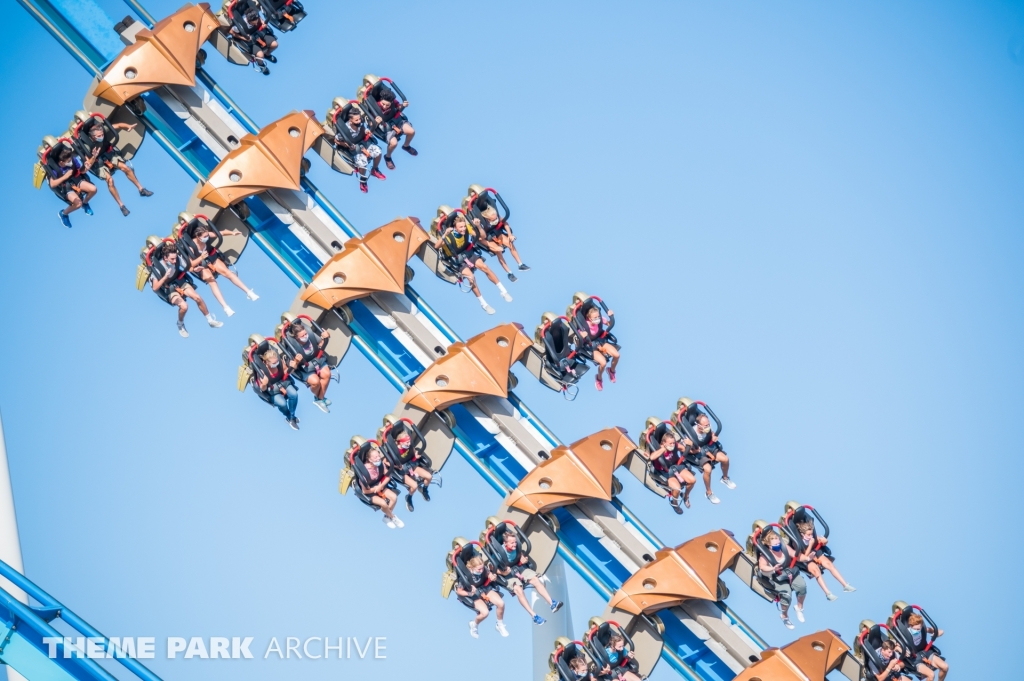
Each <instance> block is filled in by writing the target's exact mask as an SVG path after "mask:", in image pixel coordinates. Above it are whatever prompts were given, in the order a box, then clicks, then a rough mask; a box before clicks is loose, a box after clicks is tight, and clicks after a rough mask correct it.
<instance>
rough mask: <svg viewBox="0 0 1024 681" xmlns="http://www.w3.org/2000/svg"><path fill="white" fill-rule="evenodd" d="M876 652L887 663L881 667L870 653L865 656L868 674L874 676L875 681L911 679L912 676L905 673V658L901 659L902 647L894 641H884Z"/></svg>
mask: <svg viewBox="0 0 1024 681" xmlns="http://www.w3.org/2000/svg"><path fill="white" fill-rule="evenodd" d="M876 652H878V657H879V658H880V659H881V661H882V662H883V663H884V664H885V667H883V668H881V669H879V668H878V665H877V664H876V663H875V660H874V659H873V658H872V657H871V656H870V655H865V656H864V661H865V666H866V667H867V671H868V674H870V675H871V676H873V677H874V678H875V681H911V677H910V676H908V675H907V674H904V673H903V660H902V659H900V652H901V649H900V647H899V646H897V645H896V644H894V643H893V642H892V641H883V642H882V646H881V647H880V648H879V649H878V650H877V651H876ZM871 676H869V677H868V678H871Z"/></svg>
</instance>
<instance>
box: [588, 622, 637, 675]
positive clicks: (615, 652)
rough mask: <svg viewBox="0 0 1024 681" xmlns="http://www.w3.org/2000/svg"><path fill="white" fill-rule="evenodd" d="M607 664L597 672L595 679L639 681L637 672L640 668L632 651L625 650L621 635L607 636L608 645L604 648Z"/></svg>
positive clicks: (623, 639)
mask: <svg viewBox="0 0 1024 681" xmlns="http://www.w3.org/2000/svg"><path fill="white" fill-rule="evenodd" d="M604 652H605V655H607V656H608V664H607V665H605V666H604V667H602V668H601V669H599V670H598V672H597V678H598V679H601V680H602V681H603V680H604V679H608V680H609V681H611V680H616V681H640V677H639V676H638V675H637V673H636V672H637V671H638V670H639V668H640V666H639V664H638V663H637V662H636V655H634V654H633V651H632V650H626V639H625V638H623V637H622V635H621V634H618V633H612V634H610V635H609V636H608V644H607V645H606V646H604Z"/></svg>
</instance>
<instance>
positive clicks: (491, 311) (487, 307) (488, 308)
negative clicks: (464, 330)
mask: <svg viewBox="0 0 1024 681" xmlns="http://www.w3.org/2000/svg"><path fill="white" fill-rule="evenodd" d="M480 307H482V308H483V309H484V312H486V313H487V314H494V308H493V307H491V306H490V305H488V304H487V303H484V304H483V305H481V306H480Z"/></svg>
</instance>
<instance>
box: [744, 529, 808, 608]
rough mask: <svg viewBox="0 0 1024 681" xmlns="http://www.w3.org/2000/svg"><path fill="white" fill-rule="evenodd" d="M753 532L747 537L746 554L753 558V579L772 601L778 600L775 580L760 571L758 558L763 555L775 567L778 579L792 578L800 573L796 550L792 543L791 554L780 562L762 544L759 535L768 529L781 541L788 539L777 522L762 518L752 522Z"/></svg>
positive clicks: (778, 595)
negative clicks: (787, 559) (783, 561)
mask: <svg viewBox="0 0 1024 681" xmlns="http://www.w3.org/2000/svg"><path fill="white" fill-rule="evenodd" d="M752 529H753V532H752V533H751V534H750V537H748V538H747V554H748V555H749V556H751V557H752V558H753V560H754V579H755V580H756V581H757V583H758V585H759V586H760V587H761V589H763V590H764V592H765V594H766V595H767V596H768V597H769V598H770V599H771V600H773V601H774V602H776V603H777V602H778V601H779V598H780V594H779V591H778V589H776V588H775V587H776V582H775V580H774V579H773V578H772V577H769V576H768V575H765V574H763V573H762V572H761V570H760V568H759V567H758V559H759V558H760V557H764V559H765V560H766V561H768V564H769V565H771V566H772V567H773V568H774V569H775V575H776V576H777V577H778V578H779V579H790V580H791V579H793V578H794V577H796V576H797V575H798V574H800V566H799V564H798V563H797V560H796V556H797V554H796V550H795V549H793V547H792V545H791V546H790V549H791V550H792V551H793V556H792V557H791V558H790V559H789V561H787V562H785V563H780V562H779V561H778V560H776V559H775V556H773V555H772V552H771V551H769V550H768V549H766V548H765V546H764V544H762V543H761V536H762V535H763V534H764V533H765V532H767V531H768V530H774V531H775V533H776V534H777V535H779V537H781V538H782V540H783V541H788V540H787V537H788V535H787V534H786V531H785V529H784V528H783V527H782V525H780V524H779V523H769V522H765V521H764V520H758V521H755V522H754V525H753V528H752Z"/></svg>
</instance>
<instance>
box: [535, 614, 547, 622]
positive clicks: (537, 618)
mask: <svg viewBox="0 0 1024 681" xmlns="http://www.w3.org/2000/svg"><path fill="white" fill-rule="evenodd" d="M545 621H546V620H545V619H544V618H543V617H541V616H540V615H534V616H533V623H534V624H544V622H545Z"/></svg>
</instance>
